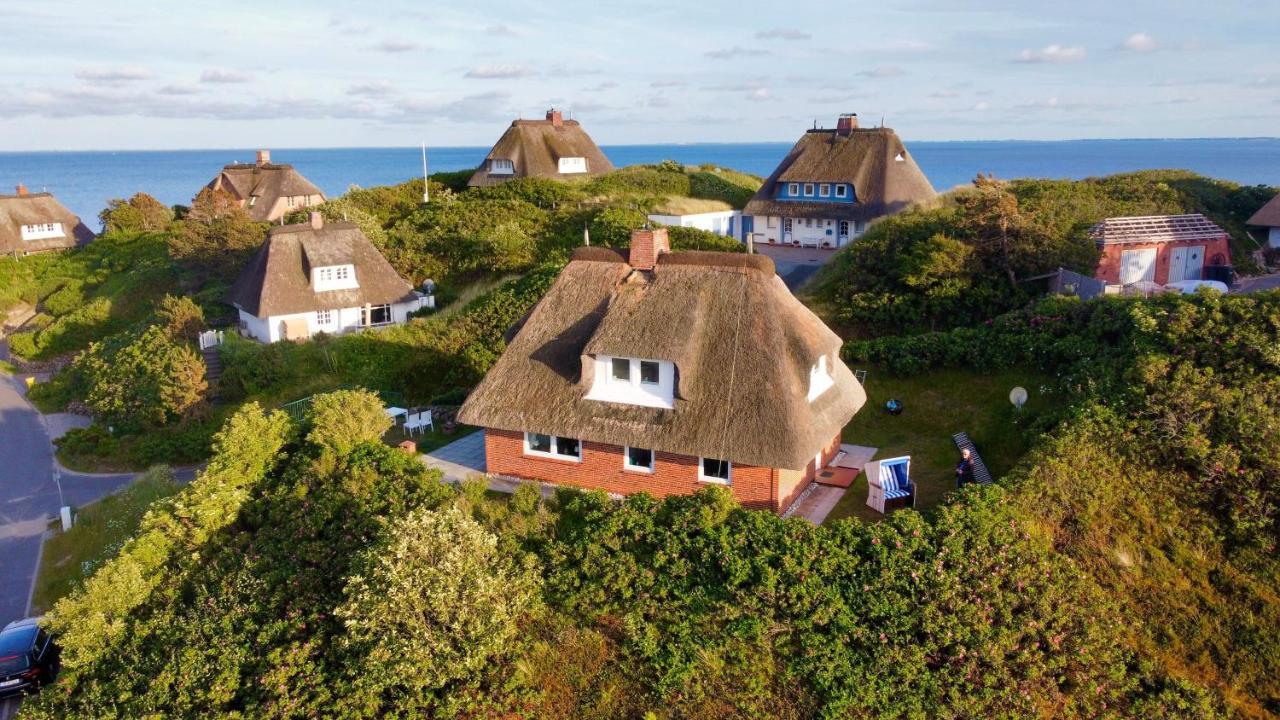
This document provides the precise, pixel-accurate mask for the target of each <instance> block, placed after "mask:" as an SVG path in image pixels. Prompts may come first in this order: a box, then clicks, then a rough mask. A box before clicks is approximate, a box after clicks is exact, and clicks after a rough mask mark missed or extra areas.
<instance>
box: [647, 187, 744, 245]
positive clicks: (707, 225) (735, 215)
mask: <svg viewBox="0 0 1280 720" xmlns="http://www.w3.org/2000/svg"><path fill="white" fill-rule="evenodd" d="M741 218H742V212H741V211H739V210H734V209H733V207H732V206H730V205H729V203H727V202H724V201H723V200H705V199H701V198H686V197H675V198H667V199H666V200H664V201H663V202H661V203H659V204H658V205H656V206H655V207H654V208H653V211H652V212H650V213H649V220H650V222H655V223H658V224H659V225H666V226H667V227H689V228H697V229H699V230H706V231H707V232H713V233H715V234H717V235H724V236H726V237H738V228H739V227H740V224H741V222H742V220H741Z"/></svg>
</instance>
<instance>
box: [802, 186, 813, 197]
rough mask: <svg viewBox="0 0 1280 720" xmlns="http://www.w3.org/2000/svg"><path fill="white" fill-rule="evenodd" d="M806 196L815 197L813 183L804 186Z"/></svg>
mask: <svg viewBox="0 0 1280 720" xmlns="http://www.w3.org/2000/svg"><path fill="white" fill-rule="evenodd" d="M804 196H805V197H813V183H805V184H804Z"/></svg>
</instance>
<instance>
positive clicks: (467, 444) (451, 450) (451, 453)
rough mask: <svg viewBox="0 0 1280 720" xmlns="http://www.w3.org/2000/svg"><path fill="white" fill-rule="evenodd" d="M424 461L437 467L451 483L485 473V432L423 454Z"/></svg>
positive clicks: (427, 464)
mask: <svg viewBox="0 0 1280 720" xmlns="http://www.w3.org/2000/svg"><path fill="white" fill-rule="evenodd" d="M422 462H423V464H425V465H426V466H427V467H429V468H436V469H437V470H439V471H440V472H441V474H443V475H444V479H445V480H446V481H448V482H451V483H459V482H462V481H463V480H466V479H467V478H469V477H471V476H472V475H484V474H485V462H484V432H483V431H480V432H473V433H471V434H470V435H467V436H465V437H462V438H459V439H457V440H454V441H453V442H451V443H449V444H448V445H445V446H443V447H438V448H436V449H435V450H432V451H431V452H427V453H423V454H422Z"/></svg>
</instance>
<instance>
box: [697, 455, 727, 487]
mask: <svg viewBox="0 0 1280 720" xmlns="http://www.w3.org/2000/svg"><path fill="white" fill-rule="evenodd" d="M708 460H712V461H714V462H722V463H724V465H725V471H726V472H725V475H726V476H727V477H722V478H720V477H715V476H714V475H707V474H705V473H704V472H703V469H704V468H706V462H707V461H708ZM698 482H704V483H715V484H716V485H732V484H733V463H732V462H730V461H728V460H721V459H719V458H707V457H699V458H698Z"/></svg>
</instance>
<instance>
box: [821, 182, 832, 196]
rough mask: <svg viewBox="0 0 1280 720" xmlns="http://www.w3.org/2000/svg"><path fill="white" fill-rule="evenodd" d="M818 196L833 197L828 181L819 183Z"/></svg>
mask: <svg viewBox="0 0 1280 720" xmlns="http://www.w3.org/2000/svg"><path fill="white" fill-rule="evenodd" d="M818 197H831V186H830V185H828V184H827V183H822V184H821V185H819V186H818Z"/></svg>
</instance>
